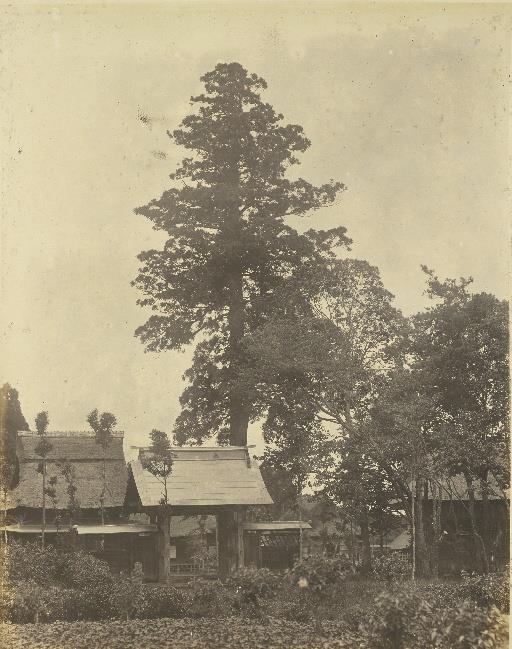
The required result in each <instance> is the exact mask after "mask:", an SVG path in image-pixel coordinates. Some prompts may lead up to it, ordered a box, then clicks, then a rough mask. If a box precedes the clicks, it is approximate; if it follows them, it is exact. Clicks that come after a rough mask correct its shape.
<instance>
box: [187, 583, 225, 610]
mask: <svg viewBox="0 0 512 649" xmlns="http://www.w3.org/2000/svg"><path fill="white" fill-rule="evenodd" d="M233 604H234V596H233V591H231V590H229V589H227V588H226V587H225V586H224V585H223V584H222V582H220V581H208V580H206V579H196V580H195V581H194V582H193V584H192V594H191V600H190V606H189V609H188V614H189V615H190V616H192V617H221V616H223V615H228V614H229V613H230V612H231V610H232V608H233Z"/></svg>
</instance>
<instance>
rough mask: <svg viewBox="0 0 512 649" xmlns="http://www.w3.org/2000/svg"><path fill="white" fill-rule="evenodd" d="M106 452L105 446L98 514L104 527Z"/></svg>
mask: <svg viewBox="0 0 512 649" xmlns="http://www.w3.org/2000/svg"><path fill="white" fill-rule="evenodd" d="M106 455H107V451H106V449H105V446H103V475H102V482H103V486H102V488H101V496H100V512H101V524H102V525H105V492H106V490H107V458H106Z"/></svg>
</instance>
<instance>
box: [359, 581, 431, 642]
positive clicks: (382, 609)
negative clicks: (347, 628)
mask: <svg viewBox="0 0 512 649" xmlns="http://www.w3.org/2000/svg"><path fill="white" fill-rule="evenodd" d="M423 612H424V602H422V600H421V599H420V598H419V597H418V596H417V595H416V594H415V593H414V592H412V591H409V590H408V589H400V591H396V592H383V593H380V594H379V595H377V597H376V598H375V601H374V605H373V609H372V611H369V617H368V620H367V621H366V622H364V623H363V624H361V629H362V630H363V632H364V633H365V635H366V636H367V641H368V646H369V647H370V648H371V649H401V648H402V647H404V646H406V644H407V646H414V642H415V640H416V639H417V636H418V635H422V634H421V633H418V628H417V625H415V624H413V621H414V619H415V618H418V617H419V618H420V620H421V619H422V617H423V615H422V613H423Z"/></svg>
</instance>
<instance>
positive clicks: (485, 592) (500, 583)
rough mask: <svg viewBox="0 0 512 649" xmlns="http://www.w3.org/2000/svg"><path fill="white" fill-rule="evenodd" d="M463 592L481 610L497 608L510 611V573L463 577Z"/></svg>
mask: <svg viewBox="0 0 512 649" xmlns="http://www.w3.org/2000/svg"><path fill="white" fill-rule="evenodd" d="M462 587H463V591H464V593H465V595H466V597H467V598H468V599H470V600H471V601H473V602H475V603H476V604H477V605H478V606H480V607H481V608H485V607H488V606H496V607H497V608H498V609H499V610H500V611H508V610H509V606H510V579H509V575H508V571H505V572H500V573H490V574H486V575H477V574H472V575H467V574H465V575H463V577H462Z"/></svg>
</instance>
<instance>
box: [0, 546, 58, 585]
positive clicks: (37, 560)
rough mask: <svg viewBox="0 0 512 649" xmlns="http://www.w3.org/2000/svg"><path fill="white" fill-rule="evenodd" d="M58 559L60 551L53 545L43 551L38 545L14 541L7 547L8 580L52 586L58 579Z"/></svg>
mask: <svg viewBox="0 0 512 649" xmlns="http://www.w3.org/2000/svg"><path fill="white" fill-rule="evenodd" d="M58 558H59V553H58V551H57V550H56V549H55V548H54V547H53V546H51V545H49V546H47V547H45V548H44V549H43V548H41V546H40V545H39V544H37V543H20V542H19V541H12V542H10V543H9V544H8V546H7V576H8V580H9V581H10V582H11V583H16V582H18V581H22V582H35V583H36V584H40V585H45V584H50V583H52V582H53V581H55V579H56V571H57V563H58Z"/></svg>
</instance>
